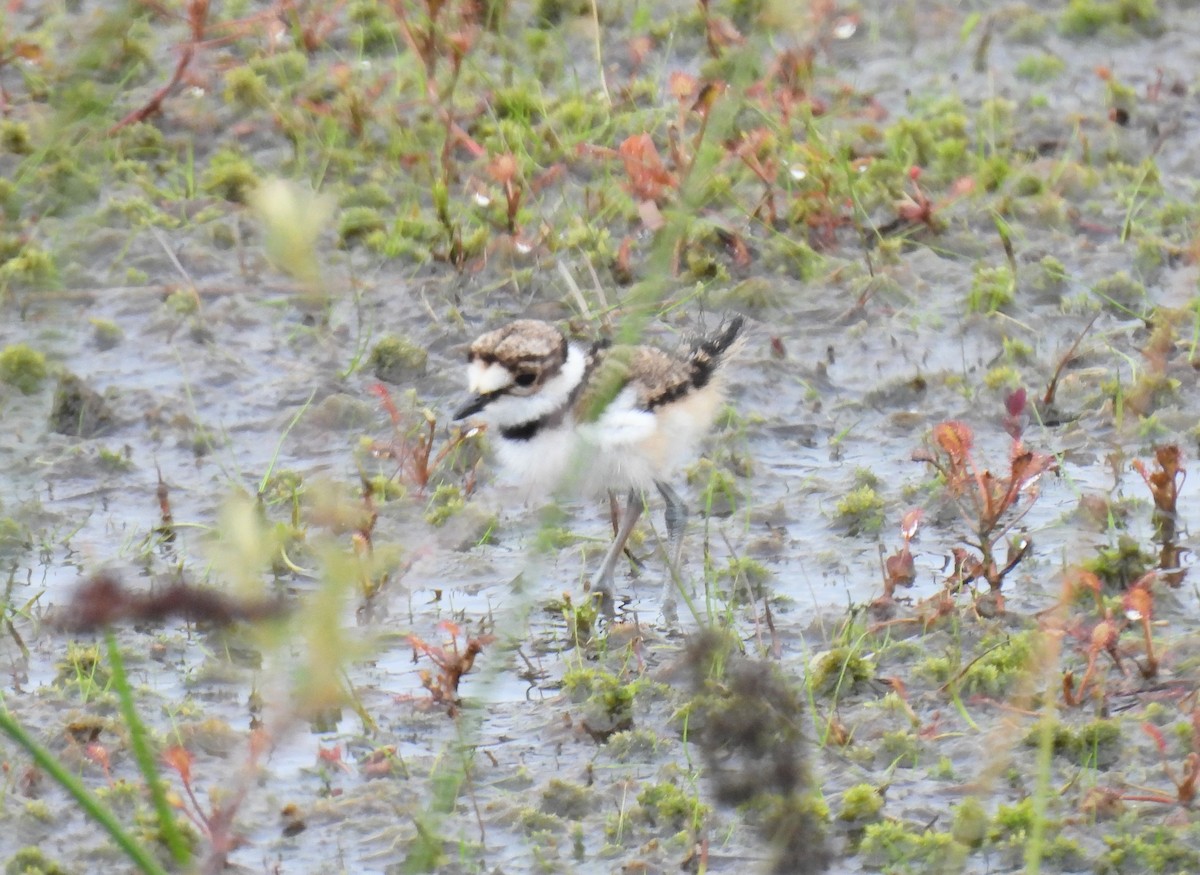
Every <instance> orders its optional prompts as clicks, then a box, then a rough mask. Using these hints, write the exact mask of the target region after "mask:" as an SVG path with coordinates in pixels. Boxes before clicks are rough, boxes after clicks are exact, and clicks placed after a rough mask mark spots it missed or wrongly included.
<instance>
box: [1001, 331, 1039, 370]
mask: <svg viewBox="0 0 1200 875" xmlns="http://www.w3.org/2000/svg"><path fill="white" fill-rule="evenodd" d="M1004 360H1005V361H1009V362H1014V363H1017V364H1030V363H1031V362H1032V361H1033V347H1032V346H1030V345H1029V344H1028V343H1026V342H1025V341H1023V340H1019V339H1017V338H1015V337H1006V338H1004Z"/></svg>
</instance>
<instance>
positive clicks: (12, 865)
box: [4, 803, 70, 875]
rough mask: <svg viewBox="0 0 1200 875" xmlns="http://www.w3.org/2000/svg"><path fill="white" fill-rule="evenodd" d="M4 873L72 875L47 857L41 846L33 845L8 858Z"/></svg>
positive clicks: (19, 874)
mask: <svg viewBox="0 0 1200 875" xmlns="http://www.w3.org/2000/svg"><path fill="white" fill-rule="evenodd" d="M41 804H42V805H43V806H44V805H45V803H41ZM27 810H28V809H27ZM39 819H41V818H39ZM50 819H53V818H50ZM4 875H70V870H68V869H64V868H63V867H62V866H60V865H58V863H56V862H54V861H53V860H51V859H49V858H47V857H46V855H45V854H43V853H42V849H41V848H38V847H34V846H32V845H31V846H29V847H27V848H21V850H19V851H17V852H16V853H15V854H13V855H12V856H11V857H9V858H8V862H7V863H5V864H4Z"/></svg>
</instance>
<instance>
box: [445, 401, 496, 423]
mask: <svg viewBox="0 0 1200 875" xmlns="http://www.w3.org/2000/svg"><path fill="white" fill-rule="evenodd" d="M494 397H495V395H472V396H471V397H470V398H468V399H467V400H466V402H465V403H464V404H463V405H462V406H461V407H459V408H458V410H456V411H454V422H458V421H459V420H460V419H466V418H467V417H468V416H474V415H475V414H476V413H478V412H479V411H481V410H483V408H485V407H487V406H488V404H490V403H491V401H492V398H494Z"/></svg>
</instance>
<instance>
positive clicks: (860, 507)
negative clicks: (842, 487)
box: [834, 484, 883, 535]
mask: <svg viewBox="0 0 1200 875" xmlns="http://www.w3.org/2000/svg"><path fill="white" fill-rule="evenodd" d="M834 519H835V520H836V521H837V523H838V524H839V525H841V526H845V528H846V531H847V533H848V534H850V535H873V534H876V533H877V532H879V530H880V529H882V528H883V498H882V497H880V495H879V493H878V492H876V491H875V490H874V489H873V488H871V487H870V486H869V485H867V484H863V485H862V486H859V487H857V488H856V489H852V490H850V491H849V492H847V493H846V494H845V495H844V496H842V498H841V499H840V500H839V501H838V503H837V509H836V511H835V513H834Z"/></svg>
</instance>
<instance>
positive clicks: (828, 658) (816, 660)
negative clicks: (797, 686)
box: [808, 645, 875, 695]
mask: <svg viewBox="0 0 1200 875" xmlns="http://www.w3.org/2000/svg"><path fill="white" fill-rule="evenodd" d="M873 677H875V663H873V662H872V661H871V660H869V659H867V658H866V657H865V656H864V655H863V653H862V651H861V650H858V649H854V648H851V647H849V646H847V645H841V646H838V647H834V648H833V649H832V650H827V651H825V652H824V653H819V654H817V655H816V656H815V657H813V661H812V664H811V665H810V666H809V668H808V682H809V684H810V685H811V686H812V688H813V689H814V690H816V691H817V692H818V693H819V694H821V695H828V694H830V693H832V692H834V691H835V690H841V691H846V690H850V689H853V688H854V687H855V686H857V685H859V684H863V683H866V682H867V681H869V680H871V679H872V678H873Z"/></svg>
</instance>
